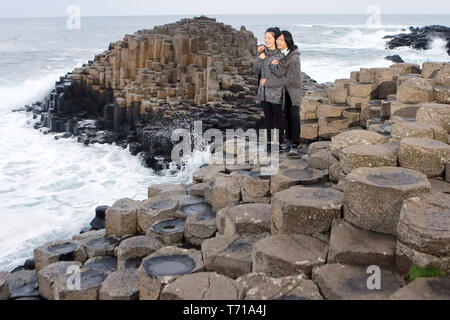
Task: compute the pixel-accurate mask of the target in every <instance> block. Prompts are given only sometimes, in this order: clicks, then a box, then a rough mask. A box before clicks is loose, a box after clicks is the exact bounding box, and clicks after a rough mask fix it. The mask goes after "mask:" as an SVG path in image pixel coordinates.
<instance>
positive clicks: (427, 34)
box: [384, 25, 450, 55]
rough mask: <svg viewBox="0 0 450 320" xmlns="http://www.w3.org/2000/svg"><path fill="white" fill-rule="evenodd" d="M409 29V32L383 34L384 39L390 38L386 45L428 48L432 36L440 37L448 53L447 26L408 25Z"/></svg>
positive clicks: (448, 33)
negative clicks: (445, 43) (417, 26)
mask: <svg viewBox="0 0 450 320" xmlns="http://www.w3.org/2000/svg"><path fill="white" fill-rule="evenodd" d="M409 30H410V31H411V32H410V33H401V34H397V35H389V36H385V37H384V39H390V40H389V41H388V42H387V43H386V46H387V47H388V48H389V49H395V48H399V47H411V48H414V49H417V50H428V49H430V48H431V42H432V41H433V39H434V38H441V39H444V40H446V41H447V49H448V50H447V52H448V54H449V55H450V28H449V27H445V26H439V25H433V26H426V27H423V28H414V27H409Z"/></svg>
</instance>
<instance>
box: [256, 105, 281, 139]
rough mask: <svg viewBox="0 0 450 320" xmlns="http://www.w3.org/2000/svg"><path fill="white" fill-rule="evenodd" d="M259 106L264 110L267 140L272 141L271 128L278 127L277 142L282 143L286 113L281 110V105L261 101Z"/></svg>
mask: <svg viewBox="0 0 450 320" xmlns="http://www.w3.org/2000/svg"><path fill="white" fill-rule="evenodd" d="M261 106H262V108H263V110H264V118H265V123H266V129H267V139H268V142H269V143H270V141H272V135H271V133H272V132H271V131H272V129H278V130H279V135H278V136H279V143H280V144H281V143H283V142H284V137H283V136H284V135H283V132H284V131H285V130H286V125H287V120H286V114H285V112H283V108H282V105H281V104H273V103H270V102H266V101H263V102H261Z"/></svg>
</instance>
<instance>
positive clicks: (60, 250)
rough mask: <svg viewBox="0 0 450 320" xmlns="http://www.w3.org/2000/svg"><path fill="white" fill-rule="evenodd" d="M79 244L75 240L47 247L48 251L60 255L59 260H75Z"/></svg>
mask: <svg viewBox="0 0 450 320" xmlns="http://www.w3.org/2000/svg"><path fill="white" fill-rule="evenodd" d="M77 248H78V246H77V245H76V244H75V243H73V242H66V243H63V244H58V245H54V246H51V247H49V248H47V251H48V252H50V253H53V254H56V255H58V256H59V261H73V260H75V250H76V249H77Z"/></svg>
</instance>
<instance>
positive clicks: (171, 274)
mask: <svg viewBox="0 0 450 320" xmlns="http://www.w3.org/2000/svg"><path fill="white" fill-rule="evenodd" d="M201 271H203V260H202V254H201V252H200V251H197V250H186V249H181V248H176V247H166V248H163V249H161V250H159V251H157V252H155V253H154V254H152V255H151V256H149V257H147V258H145V259H144V260H143V261H142V264H141V266H140V267H139V270H138V273H139V298H140V300H157V299H159V296H160V293H161V290H162V289H163V288H164V287H165V286H166V285H168V284H169V283H170V282H172V281H174V280H176V279H177V278H179V277H181V276H183V275H186V274H190V273H197V272H201Z"/></svg>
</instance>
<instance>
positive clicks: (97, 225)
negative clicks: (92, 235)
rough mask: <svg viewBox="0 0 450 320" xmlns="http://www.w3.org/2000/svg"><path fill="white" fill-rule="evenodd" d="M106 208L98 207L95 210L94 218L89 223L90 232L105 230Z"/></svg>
mask: <svg viewBox="0 0 450 320" xmlns="http://www.w3.org/2000/svg"><path fill="white" fill-rule="evenodd" d="M108 208H109V207H108V206H100V207H97V208H96V209H95V218H94V220H92V221H91V227H92V230H102V229H105V214H106V210H108Z"/></svg>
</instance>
